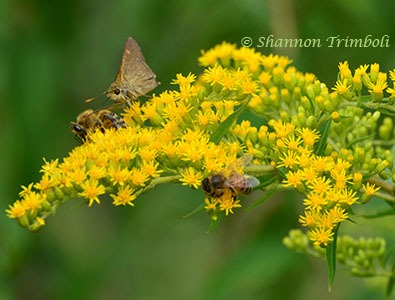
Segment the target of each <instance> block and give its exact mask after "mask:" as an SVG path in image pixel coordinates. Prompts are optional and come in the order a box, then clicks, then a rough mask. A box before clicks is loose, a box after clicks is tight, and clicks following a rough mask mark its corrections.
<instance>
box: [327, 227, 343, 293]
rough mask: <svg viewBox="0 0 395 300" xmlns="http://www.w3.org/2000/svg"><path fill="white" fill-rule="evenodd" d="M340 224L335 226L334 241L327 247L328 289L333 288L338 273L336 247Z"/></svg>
mask: <svg viewBox="0 0 395 300" xmlns="http://www.w3.org/2000/svg"><path fill="white" fill-rule="evenodd" d="M339 226H340V224H338V225H337V226H336V228H335V232H334V236H333V242H332V243H331V244H329V245H328V246H327V247H326V262H327V264H328V290H329V292H330V291H331V290H332V285H333V280H334V279H335V274H336V247H337V233H338V231H339Z"/></svg>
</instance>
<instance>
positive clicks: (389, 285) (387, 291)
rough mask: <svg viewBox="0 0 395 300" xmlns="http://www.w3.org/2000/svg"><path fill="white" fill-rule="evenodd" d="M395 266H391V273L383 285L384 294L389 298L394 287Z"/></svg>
mask: <svg viewBox="0 0 395 300" xmlns="http://www.w3.org/2000/svg"><path fill="white" fill-rule="evenodd" d="M394 271H395V266H394V265H393V266H392V274H391V277H390V278H389V279H388V283H387V286H386V287H385V295H386V297H387V298H388V299H389V297H390V296H391V293H392V290H393V289H394V284H395V277H394V276H395V274H394Z"/></svg>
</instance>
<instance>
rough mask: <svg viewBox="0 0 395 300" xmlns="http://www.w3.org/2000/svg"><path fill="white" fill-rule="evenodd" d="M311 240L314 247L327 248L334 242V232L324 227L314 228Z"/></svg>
mask: <svg viewBox="0 0 395 300" xmlns="http://www.w3.org/2000/svg"><path fill="white" fill-rule="evenodd" d="M310 239H311V240H312V241H313V244H314V245H316V246H321V247H325V246H327V245H328V244H329V243H330V242H332V241H333V231H332V229H325V228H324V227H317V228H314V229H313V230H311V231H310Z"/></svg>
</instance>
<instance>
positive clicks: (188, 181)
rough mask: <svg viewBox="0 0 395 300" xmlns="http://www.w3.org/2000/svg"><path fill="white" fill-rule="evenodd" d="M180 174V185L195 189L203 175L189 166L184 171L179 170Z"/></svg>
mask: <svg viewBox="0 0 395 300" xmlns="http://www.w3.org/2000/svg"><path fill="white" fill-rule="evenodd" d="M180 174H181V176H182V177H181V178H180V181H181V182H182V185H187V186H189V187H192V188H195V189H198V188H199V186H200V184H201V182H202V179H203V176H202V174H201V173H200V172H197V171H196V170H195V169H194V168H192V167H189V168H188V169H186V170H185V171H181V172H180Z"/></svg>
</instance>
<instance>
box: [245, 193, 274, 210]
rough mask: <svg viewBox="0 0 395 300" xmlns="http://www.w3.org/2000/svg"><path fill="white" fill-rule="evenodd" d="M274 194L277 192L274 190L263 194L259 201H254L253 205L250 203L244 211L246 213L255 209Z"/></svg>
mask: <svg viewBox="0 0 395 300" xmlns="http://www.w3.org/2000/svg"><path fill="white" fill-rule="evenodd" d="M276 192H277V190H276V189H273V190H269V191H267V192H265V195H264V196H263V197H262V198H261V199H259V200H257V201H255V202H254V203H252V204H251V205H250V206H248V207H247V209H246V210H247V211H251V210H253V209H254V208H255V207H257V206H258V205H260V204H262V203H263V202H265V201H266V200H268V199H269V198H270V197H271V196H272V195H273V194H275V193H276Z"/></svg>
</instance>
